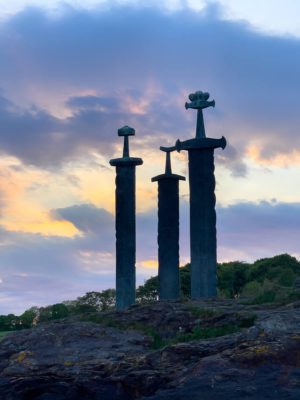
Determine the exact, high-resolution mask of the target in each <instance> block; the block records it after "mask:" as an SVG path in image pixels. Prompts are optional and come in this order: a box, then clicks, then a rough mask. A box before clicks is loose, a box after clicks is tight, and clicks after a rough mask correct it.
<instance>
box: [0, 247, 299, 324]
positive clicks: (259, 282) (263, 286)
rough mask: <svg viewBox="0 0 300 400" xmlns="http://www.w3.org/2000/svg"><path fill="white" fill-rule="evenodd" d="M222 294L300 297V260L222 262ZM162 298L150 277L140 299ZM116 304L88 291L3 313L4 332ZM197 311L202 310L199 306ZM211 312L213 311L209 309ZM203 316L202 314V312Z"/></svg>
mask: <svg viewBox="0 0 300 400" xmlns="http://www.w3.org/2000/svg"><path fill="white" fill-rule="evenodd" d="M217 274H218V297H220V298H223V299H230V298H238V297H241V298H244V299H245V302H248V303H249V304H264V303H272V302H276V303H280V304H285V303H288V302H292V301H296V300H300V290H297V288H295V287H294V285H295V282H296V280H297V279H298V280H299V279H300V262H299V261H297V259H296V258H295V257H292V256H290V255H288V254H281V255H278V256H275V257H271V258H263V259H260V260H257V261H255V262H254V263H252V264H251V263H245V262H242V261H233V262H226V263H220V264H218V268H217ZM180 280H181V296H182V300H185V299H189V298H190V264H187V265H185V266H183V267H181V268H180ZM157 298H158V277H157V276H154V277H151V278H150V279H148V280H146V281H145V283H144V285H141V286H139V287H138V288H137V291H136V299H137V303H141V304H143V303H149V302H150V303H151V302H155V301H156V300H157ZM114 305H115V290H114V289H106V290H103V291H102V292H95V291H93V292H88V293H86V294H85V295H84V296H82V297H78V298H77V299H76V300H73V301H65V302H63V303H58V304H54V305H50V306H47V307H31V308H30V309H28V310H26V311H25V312H24V313H23V314H22V315H20V316H16V315H13V314H9V315H1V316H0V332H9V331H15V330H20V329H24V328H30V327H32V326H34V325H36V324H37V323H39V322H47V321H51V320H55V319H61V318H65V317H68V316H72V315H81V314H86V313H94V312H99V311H107V310H110V309H112V308H113V307H114ZM197 312H200V311H199V310H198V311H197ZM209 312H212V311H211V310H209ZM199 317H200V315H199Z"/></svg>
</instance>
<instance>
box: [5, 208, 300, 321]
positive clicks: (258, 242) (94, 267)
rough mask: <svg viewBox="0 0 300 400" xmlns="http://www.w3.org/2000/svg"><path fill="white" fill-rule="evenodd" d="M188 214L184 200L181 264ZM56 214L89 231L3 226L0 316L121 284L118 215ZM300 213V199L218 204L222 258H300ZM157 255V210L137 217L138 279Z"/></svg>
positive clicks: (68, 211) (77, 211) (67, 211)
mask: <svg viewBox="0 0 300 400" xmlns="http://www.w3.org/2000/svg"><path fill="white" fill-rule="evenodd" d="M188 214H189V207H188V203H187V202H186V201H182V202H181V221H180V229H181V236H180V256H181V264H185V263H186V262H188V260H189V226H188ZM53 216H56V217H57V218H62V219H64V220H66V221H69V222H72V223H73V224H74V225H75V226H76V227H77V228H78V229H80V230H81V232H82V233H83V234H82V235H77V236H75V237H73V238H61V237H45V236H42V235H37V234H28V233H27V234H24V233H20V232H8V231H5V230H4V229H0V248H1V265H0V278H1V280H2V282H1V283H0V288H1V296H2V300H1V297H0V310H1V312H0V314H1V313H5V312H9V311H12V312H22V311H23V310H24V308H28V307H30V306H32V305H46V304H51V303H55V302H58V301H62V300H66V299H74V298H76V297H77V296H79V295H82V294H83V293H85V292H87V291H91V290H103V289H105V288H108V287H114V284H115V283H114V280H115V277H114V273H115V235H114V218H113V216H112V215H111V214H109V213H108V212H106V211H105V210H103V209H100V208H97V207H95V206H92V205H90V204H77V205H73V206H71V207H66V208H64V209H63V208H61V209H58V210H53ZM299 218H300V203H282V202H276V201H274V202H260V203H250V202H243V203H237V204H233V205H230V206H228V207H219V208H218V209H217V228H218V229H217V232H218V259H219V261H224V260H231V261H232V260H234V259H240V260H245V261H253V260H255V259H257V258H261V257H267V256H273V255H274V254H280V253H290V254H293V255H295V256H297V257H298V258H300V253H299V240H298V238H299V234H300V228H299V227H300V220H299ZM149 260H150V261H149ZM156 260H157V210H155V209H152V210H149V211H147V212H144V213H138V214H137V278H138V279H137V283H138V284H140V283H142V282H143V280H144V279H145V278H147V277H149V276H151V275H155V274H156V273H157V270H156V268H155V266H156V264H155V262H156ZM7 299H10V301H9V302H8V300H7Z"/></svg>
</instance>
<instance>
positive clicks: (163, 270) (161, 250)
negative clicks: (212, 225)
mask: <svg viewBox="0 0 300 400" xmlns="http://www.w3.org/2000/svg"><path fill="white" fill-rule="evenodd" d="M160 150H162V151H164V152H166V168H165V173H164V174H161V175H158V176H155V177H154V178H152V179H151V180H152V182H157V183H158V237H157V242H158V280H159V299H160V300H171V299H174V300H175V299H179V297H180V276H179V181H180V180H185V177H183V176H180V175H176V174H173V173H172V169H171V156H170V152H171V151H173V150H175V147H173V148H171V147H170V148H167V147H160Z"/></svg>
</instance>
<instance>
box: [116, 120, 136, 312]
mask: <svg viewBox="0 0 300 400" xmlns="http://www.w3.org/2000/svg"><path fill="white" fill-rule="evenodd" d="M118 135H119V136H124V148H123V157H121V158H115V159H113V160H110V162H109V163H110V165H112V166H114V167H116V173H117V177H116V308H117V310H124V309H125V308H126V307H128V306H130V305H131V304H134V303H135V246H136V238H135V167H136V166H137V165H141V164H143V160H142V159H141V158H135V157H130V156H129V136H132V135H135V130H134V129H133V128H130V127H129V126H123V128H120V129H119V130H118Z"/></svg>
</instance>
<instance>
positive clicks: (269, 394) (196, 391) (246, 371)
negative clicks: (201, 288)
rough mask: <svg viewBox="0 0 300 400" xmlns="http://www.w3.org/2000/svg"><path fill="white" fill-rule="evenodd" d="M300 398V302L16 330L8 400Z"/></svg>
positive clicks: (10, 344) (206, 305)
mask: <svg viewBox="0 0 300 400" xmlns="http://www.w3.org/2000/svg"><path fill="white" fill-rule="evenodd" d="M299 398H300V302H297V303H293V304H289V305H287V306H282V307H277V308H275V307H274V306H273V307H272V306H269V307H266V306H250V305H244V304H241V303H240V302H239V301H237V300H233V301H221V300H211V301H209V300H207V301H197V302H186V303H180V302H157V303H155V304H148V305H136V306H132V307H130V308H129V309H128V310H127V311H124V312H116V311H110V312H106V313H98V314H87V315H84V316H78V317H72V318H68V319H64V320H59V321H53V322H50V323H44V324H40V325H37V326H36V327H34V328H32V329H29V330H23V331H19V332H16V333H12V334H10V335H8V336H6V337H5V338H4V339H3V340H2V341H1V342H0V399H1V400H2V399H3V400H35V399H36V400H50V399H51V400H52V399H53V400H56V399H57V400H60V399H61V400H67V399H69V400H76V399H80V400H84V399H86V400H87V399H88V400H93V399H95V400H96V399H101V400H104V399H109V400H119V399H120V400H121V399H122V400H123V399H124V400H127V399H144V400H145V399H148V400H167V399H172V400H179V399H189V400H196V399H197V400H200V399H201V400H206V399H209V400H215V399H225V400H226V399H230V400H237V399H258V400H260V399H261V400H262V399H264V400H265V399H275V400H277V399H278V400H279V399H280V400H281V399H295V400H296V399H299Z"/></svg>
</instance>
